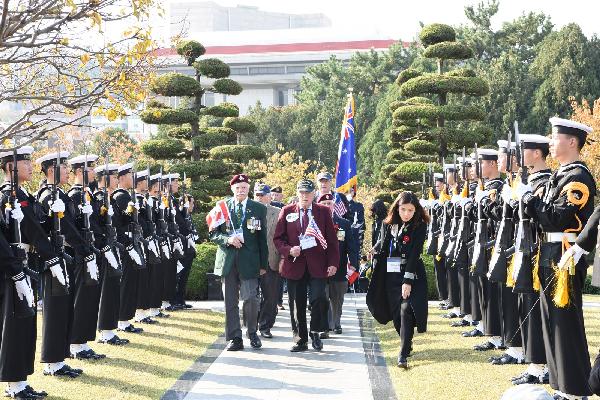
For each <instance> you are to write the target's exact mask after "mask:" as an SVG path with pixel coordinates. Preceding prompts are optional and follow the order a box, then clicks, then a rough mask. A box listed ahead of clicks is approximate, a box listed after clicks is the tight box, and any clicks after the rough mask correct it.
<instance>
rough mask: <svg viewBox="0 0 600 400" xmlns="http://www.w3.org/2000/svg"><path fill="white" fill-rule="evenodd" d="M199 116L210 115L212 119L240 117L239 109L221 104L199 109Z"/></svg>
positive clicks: (227, 104)
mask: <svg viewBox="0 0 600 400" xmlns="http://www.w3.org/2000/svg"><path fill="white" fill-rule="evenodd" d="M200 115H212V116H213V117H219V118H226V117H237V116H238V115H240V109H239V108H238V106H237V105H235V104H233V103H221V104H219V105H216V106H212V107H205V108H203V109H201V110H200Z"/></svg>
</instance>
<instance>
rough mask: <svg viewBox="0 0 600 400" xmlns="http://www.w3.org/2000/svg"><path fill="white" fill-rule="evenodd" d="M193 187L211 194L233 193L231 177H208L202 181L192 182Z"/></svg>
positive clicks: (223, 194)
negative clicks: (230, 183)
mask: <svg viewBox="0 0 600 400" xmlns="http://www.w3.org/2000/svg"><path fill="white" fill-rule="evenodd" d="M192 189H196V190H204V191H205V192H207V193H209V194H210V195H211V196H225V195H231V187H230V186H229V179H228V178H223V179H213V178H207V179H203V180H201V181H197V182H196V181H194V182H192Z"/></svg>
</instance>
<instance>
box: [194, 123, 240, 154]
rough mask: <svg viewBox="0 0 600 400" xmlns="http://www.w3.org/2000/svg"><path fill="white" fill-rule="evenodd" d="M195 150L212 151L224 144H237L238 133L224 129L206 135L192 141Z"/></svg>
mask: <svg viewBox="0 0 600 400" xmlns="http://www.w3.org/2000/svg"><path fill="white" fill-rule="evenodd" d="M192 143H193V145H194V148H195V149H196V148H198V149H210V148H212V147H215V146H221V145H224V144H235V143H236V133H235V131H233V130H232V129H228V128H222V130H217V131H212V132H207V133H204V134H202V135H200V136H196V137H195V138H193V139H192Z"/></svg>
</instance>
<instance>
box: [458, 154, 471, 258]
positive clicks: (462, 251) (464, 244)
mask: <svg viewBox="0 0 600 400" xmlns="http://www.w3.org/2000/svg"><path fill="white" fill-rule="evenodd" d="M466 151H467V150H466V148H464V147H463V152H462V154H463V159H462V171H461V172H462V178H463V185H464V186H463V190H462V193H461V198H467V197H469V172H468V171H467V155H466ZM461 208H462V210H461V216H460V223H459V227H458V238H457V241H456V244H455V245H454V261H455V262H459V261H460V260H459V258H463V259H465V257H466V259H467V260H468V257H469V255H468V244H469V237H470V236H471V232H470V229H469V228H470V223H469V215H468V211H467V207H466V206H462V207H461ZM466 264H468V262H467V263H466Z"/></svg>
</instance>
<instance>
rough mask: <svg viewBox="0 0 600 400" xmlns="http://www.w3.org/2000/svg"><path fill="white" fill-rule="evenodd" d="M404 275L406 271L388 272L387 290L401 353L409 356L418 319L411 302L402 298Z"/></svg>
mask: <svg viewBox="0 0 600 400" xmlns="http://www.w3.org/2000/svg"><path fill="white" fill-rule="evenodd" d="M403 276H404V272H402V273H400V274H398V273H387V275H386V278H387V279H386V281H385V292H386V294H387V300H388V304H389V305H390V309H391V311H392V318H393V319H392V320H393V322H394V328H396V332H398V335H400V342H401V344H400V354H401V355H402V356H404V357H408V356H409V355H410V352H411V350H412V341H413V337H414V335H415V327H416V325H417V320H416V318H415V313H414V311H413V308H412V306H411V305H410V302H409V301H408V300H404V299H403V298H402V277H403Z"/></svg>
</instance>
